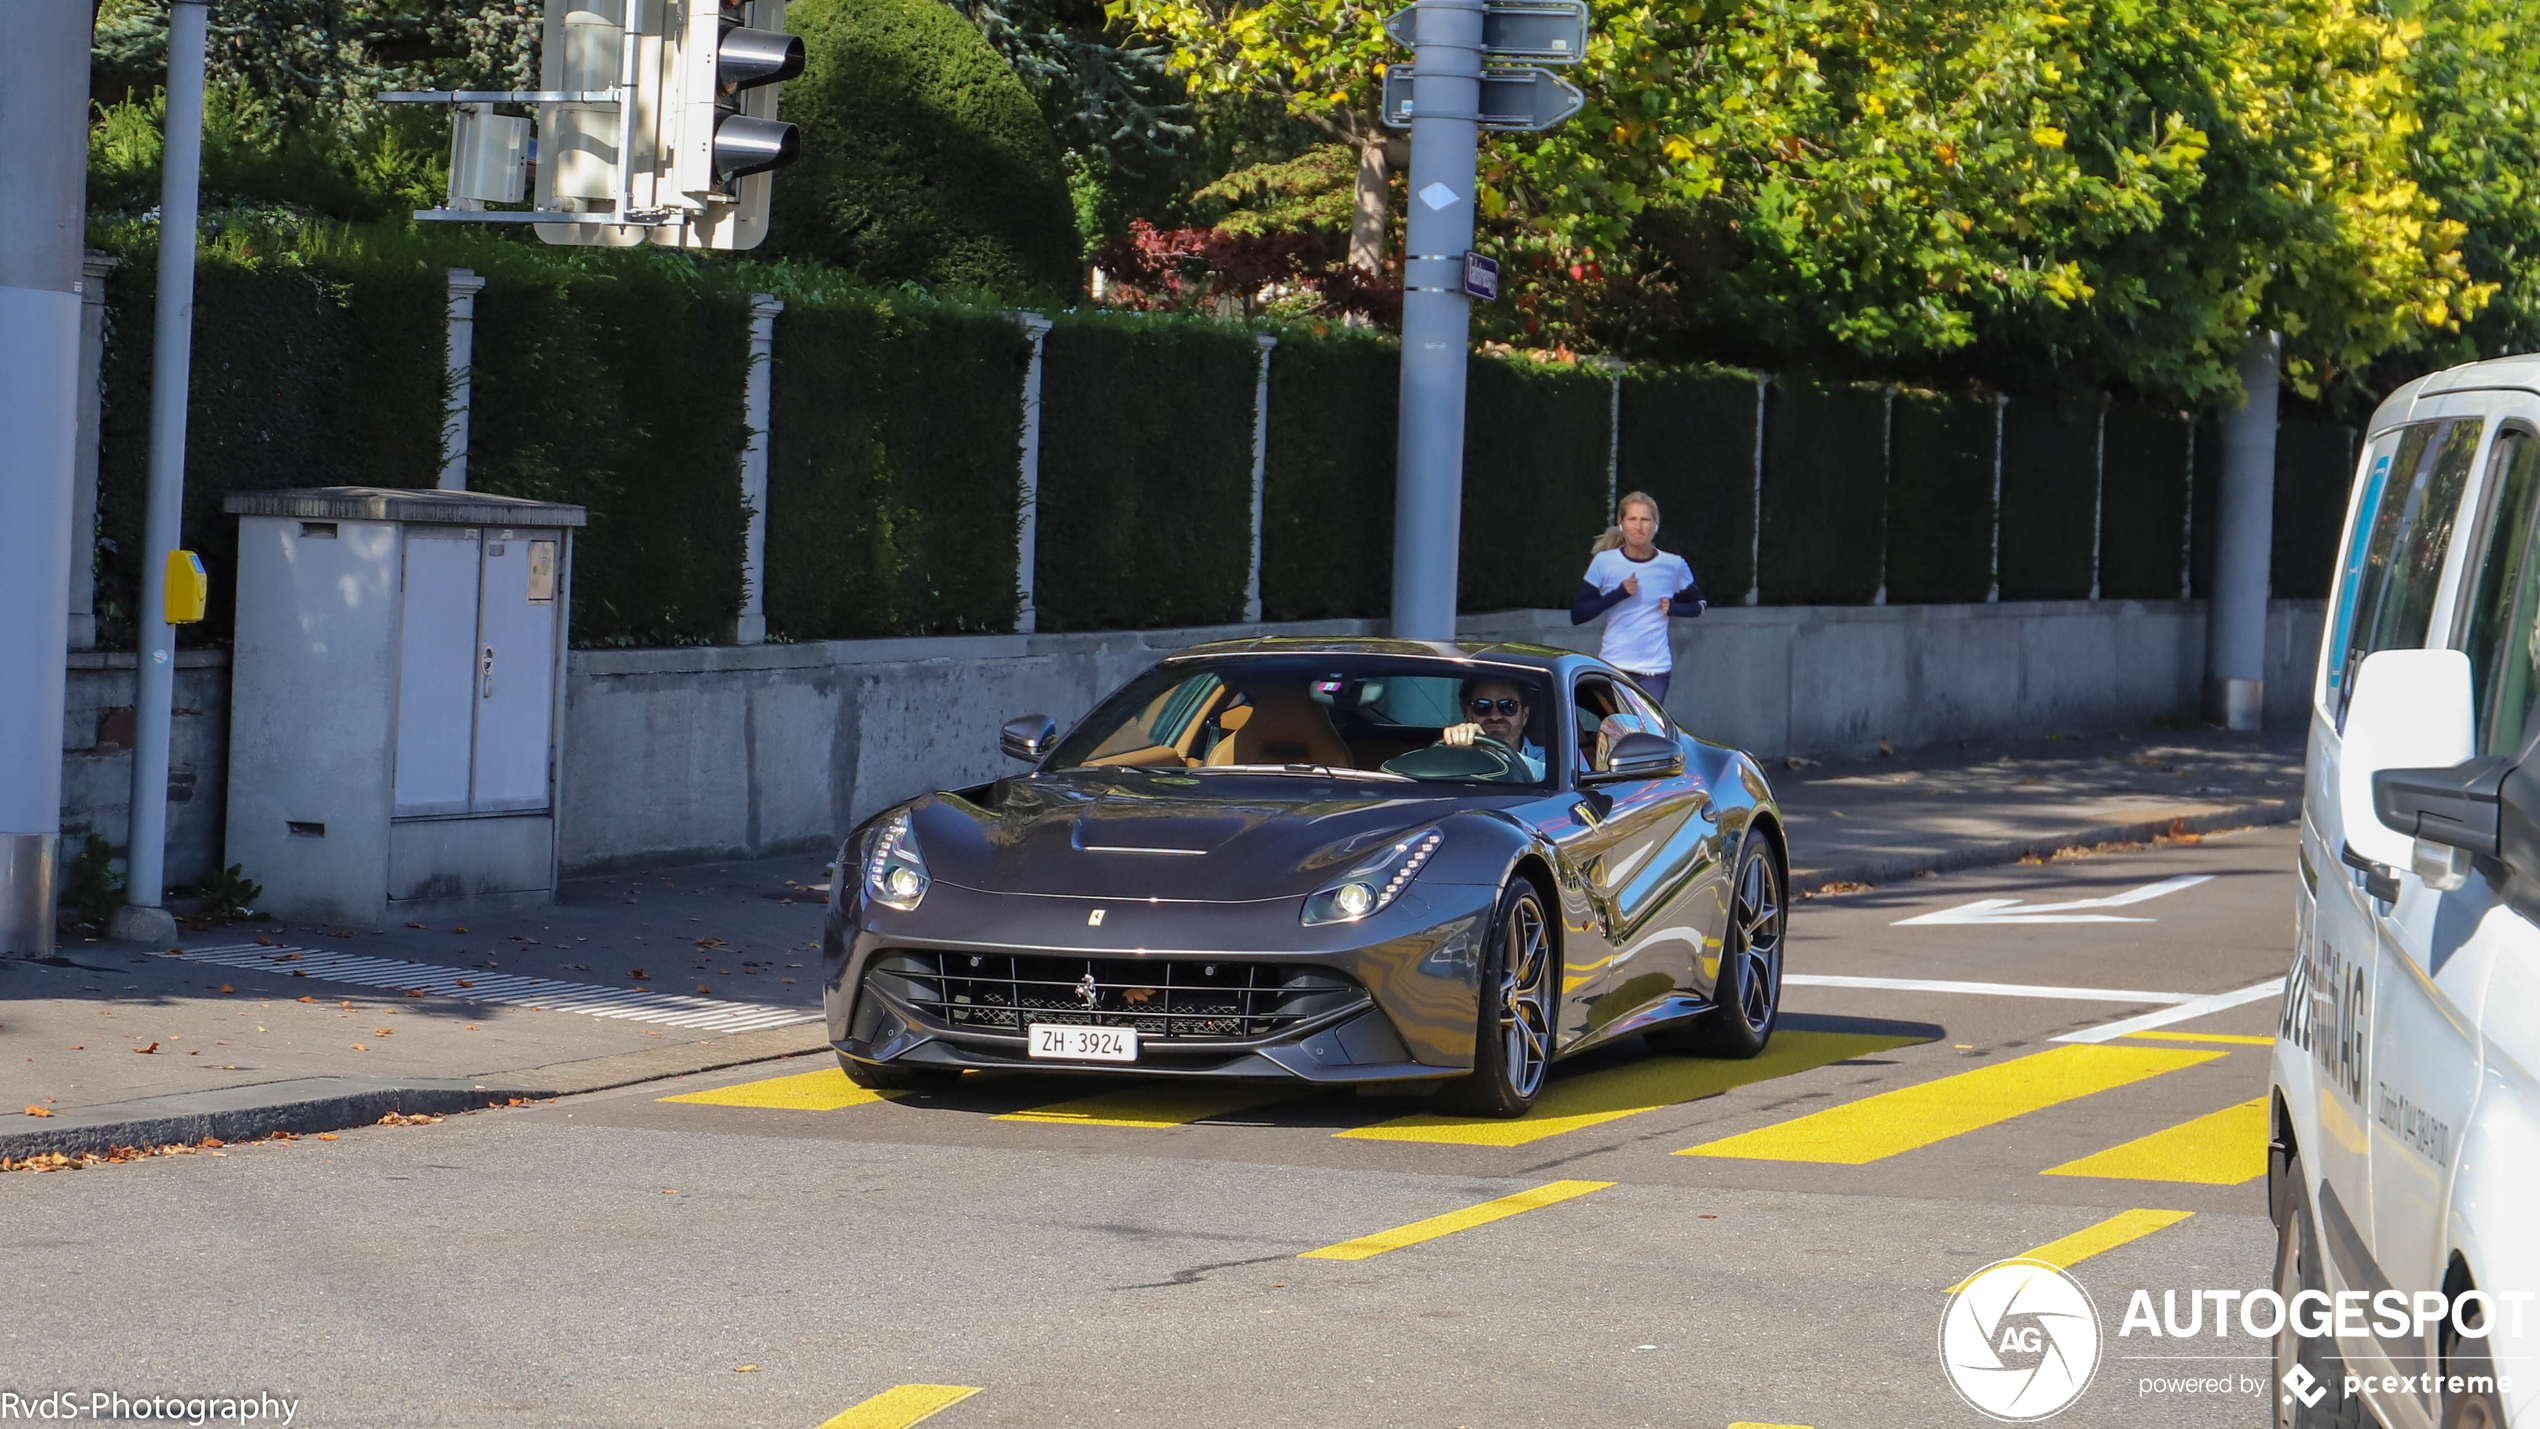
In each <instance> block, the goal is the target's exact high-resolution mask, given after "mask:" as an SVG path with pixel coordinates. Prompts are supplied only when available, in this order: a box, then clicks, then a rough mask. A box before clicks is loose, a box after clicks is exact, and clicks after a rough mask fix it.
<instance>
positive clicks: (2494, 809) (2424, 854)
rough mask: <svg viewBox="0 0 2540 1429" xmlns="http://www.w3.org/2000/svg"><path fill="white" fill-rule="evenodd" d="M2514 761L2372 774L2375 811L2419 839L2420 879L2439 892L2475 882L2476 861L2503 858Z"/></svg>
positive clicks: (2416, 862)
mask: <svg viewBox="0 0 2540 1429" xmlns="http://www.w3.org/2000/svg"><path fill="white" fill-rule="evenodd" d="M2512 772H2513V761H2512V760H2510V759H2500V758H2496V757H2494V756H2492V755H2491V756H2489V757H2487V758H2483V759H2470V760H2465V761H2463V762H2461V763H2459V764H2455V765H2453V766H2451V767H2450V768H2448V769H2384V770H2382V771H2381V772H2380V773H2378V774H2375V775H2373V776H2372V805H2373V812H2374V813H2375V814H2377V815H2379V816H2380V818H2381V822H2382V825H2383V826H2384V827H2386V828H2391V829H2395V830H2397V831H2398V832H2400V833H2403V834H2405V835H2407V836H2408V837H2409V838H2412V839H2414V840H2416V844H2415V847H2414V849H2413V850H2412V851H2411V853H2410V855H2409V860H2410V863H2411V865H2412V866H2413V867H2414V868H2415V869H2416V874H2417V877H2419V878H2421V879H2424V880H2425V886H2426V887H2428V888H2431V889H2433V890H2435V891H2436V892H2438V893H2449V892H2451V891H2452V890H2453V889H2455V888H2458V887H2460V886H2461V885H2463V884H2465V883H2467V882H2469V870H2470V859H2471V858H2472V857H2474V856H2480V857H2486V858H2494V857H2496V856H2497V853H2498V850H2499V845H2500V838H2499V835H2500V833H2501V830H2500V829H2499V828H2498V816H2499V815H2500V814H2501V813H2502V812H2503V798H2502V796H2503V793H2504V785H2505V776H2506V775H2508V774H2510V773H2512Z"/></svg>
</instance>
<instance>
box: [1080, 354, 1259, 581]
mask: <svg viewBox="0 0 2540 1429" xmlns="http://www.w3.org/2000/svg"><path fill="white" fill-rule="evenodd" d="M1046 344H1047V346H1046V350H1045V354H1044V358H1043V361H1044V363H1045V365H1044V367H1043V368H1042V371H1041V491H1040V523H1039V546H1038V550H1037V553H1036V557H1035V563H1034V575H1035V579H1034V582H1033V601H1034V604H1035V606H1036V608H1037V613H1038V616H1039V626H1040V628H1041V629H1043V630H1140V629H1153V628H1156V627H1160V626H1173V625H1217V624H1225V623H1229V622H1232V621H1236V620H1240V619H1242V618H1243V611H1244V585H1245V582H1246V580H1247V579H1248V577H1249V576H1250V574H1251V564H1252V398H1253V381H1254V377H1255V375H1256V373H1257V371H1258V367H1257V364H1258V362H1259V360H1260V348H1259V347H1258V346H1256V345H1255V344H1254V342H1253V338H1252V330H1251V329H1250V328H1241V327H1235V326H1232V325H1230V324H1226V323H1212V322H1208V321H1206V320H1204V319H1197V318H1172V317H1152V316H1151V317H1126V316H1105V315H1090V314H1088V315H1080V314H1068V315H1065V316H1062V317H1060V318H1058V319H1057V323H1056V326H1054V327H1053V328H1052V329H1051V330H1050V334H1049V337H1048V338H1047V339H1046Z"/></svg>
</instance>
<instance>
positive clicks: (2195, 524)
mask: <svg viewBox="0 0 2540 1429" xmlns="http://www.w3.org/2000/svg"><path fill="white" fill-rule="evenodd" d="M2192 439H2193V440H2194V442H2195V443H2196V451H2195V456H2194V459H2193V460H2192V461H2191V462H2189V466H2190V467H2191V468H2192V469H2193V472H2194V474H2193V475H2192V476H2191V477H2189V479H2188V492H2187V497H2188V500H2187V577H2188V580H2187V589H2188V594H2189V595H2191V596H2193V597H2195V598H2196V599H2198V600H2205V599H2209V598H2210V597H2211V596H2212V595H2213V593H2214V526H2215V523H2216V522H2217V521H2219V520H2220V519H2221V516H2222V500H2221V497H2222V419H2221V418H2220V417H2219V416H2217V415H2215V414H2214V413H2212V412H2206V413H2203V414H2201V415H2200V416H2198V417H2197V419H2196V426H2195V430H2194V433H2193V437H2192Z"/></svg>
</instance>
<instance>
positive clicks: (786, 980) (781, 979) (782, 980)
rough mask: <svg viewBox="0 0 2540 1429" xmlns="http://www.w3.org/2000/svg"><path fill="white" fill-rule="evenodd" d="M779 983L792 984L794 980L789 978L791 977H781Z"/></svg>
mask: <svg viewBox="0 0 2540 1429" xmlns="http://www.w3.org/2000/svg"><path fill="white" fill-rule="evenodd" d="M777 981H778V982H792V981H793V979H792V978H789V977H780V978H778V979H777Z"/></svg>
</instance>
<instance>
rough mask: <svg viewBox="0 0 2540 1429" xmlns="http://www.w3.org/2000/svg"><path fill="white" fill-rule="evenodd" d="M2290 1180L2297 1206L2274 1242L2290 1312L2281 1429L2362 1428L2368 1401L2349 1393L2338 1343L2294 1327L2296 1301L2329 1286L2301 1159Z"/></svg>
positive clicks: (2282, 1326)
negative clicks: (2300, 1295) (2350, 1396)
mask: <svg viewBox="0 0 2540 1429" xmlns="http://www.w3.org/2000/svg"><path fill="white" fill-rule="evenodd" d="M2285 1180H2286V1183H2287V1184H2289V1185H2290V1186H2291V1187H2292V1188H2293V1204H2292V1207H2291V1208H2290V1209H2289V1210H2287V1211H2286V1212H2285V1216H2284V1224H2283V1225H2281V1226H2279V1227H2277V1228H2276V1236H2275V1293H2276V1295H2277V1297H2278V1298H2279V1299H2281V1300H2282V1301H2283V1302H2284V1303H2285V1305H2286V1306H2287V1307H2288V1308H2287V1309H2286V1311H2285V1315H2284V1319H2283V1321H2282V1322H2281V1323H2279V1324H2278V1325H2277V1326H2276V1333H2275V1383H2276V1402H2275V1424H2276V1429H2355V1426H2357V1425H2359V1424H2361V1423H2362V1422H2363V1401H2362V1400H2361V1399H2350V1398H2348V1397H2347V1396H2346V1394H2345V1392H2344V1391H2345V1383H2344V1381H2345V1374H2346V1365H2345V1361H2344V1360H2343V1359H2341V1358H2340V1357H2339V1355H2338V1353H2337V1341H2336V1340H2335V1339H2333V1338H2331V1337H2330V1336H2327V1335H2305V1334H2302V1333H2301V1332H2300V1331H2298V1330H2296V1329H2295V1328H2294V1327H2293V1314H2292V1311H2291V1309H2290V1307H2291V1305H2292V1304H2293V1298H2294V1297H2295V1296H2296V1295H2299V1294H2301V1293H2302V1292H2303V1291H2305V1290H2312V1291H2325V1290H2326V1289H2327V1285H2328V1282H2327V1278H2326V1277H2325V1276H2323V1275H2322V1274H2321V1273H2320V1259H2319V1257H2320V1239H2319V1232H2318V1231H2316V1230H2314V1229H2313V1228H2312V1224H2311V1195H2310V1182H2309V1181H2307V1180H2305V1179H2303V1174H2302V1159H2301V1158H2300V1157H2298V1156H2296V1157H2294V1158H2293V1159H2292V1161H2291V1162H2290V1164H2288V1165H2287V1166H2286V1168H2285ZM2313 1303H2316V1302H2313ZM2297 1371H2298V1372H2299V1376H2298V1377H2296V1376H2297Z"/></svg>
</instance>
